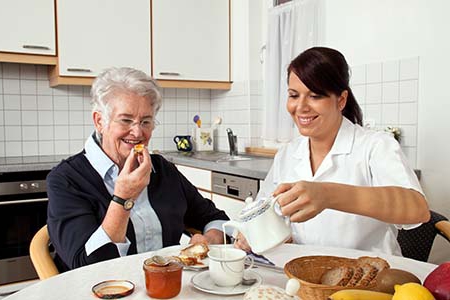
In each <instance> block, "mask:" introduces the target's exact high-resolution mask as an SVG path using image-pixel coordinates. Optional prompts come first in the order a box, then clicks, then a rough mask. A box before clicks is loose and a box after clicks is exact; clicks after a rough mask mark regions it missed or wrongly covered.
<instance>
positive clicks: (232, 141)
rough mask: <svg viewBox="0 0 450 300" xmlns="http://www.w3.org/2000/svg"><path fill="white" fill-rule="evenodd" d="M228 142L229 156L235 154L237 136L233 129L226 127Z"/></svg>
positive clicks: (236, 151)
mask: <svg viewBox="0 0 450 300" xmlns="http://www.w3.org/2000/svg"><path fill="white" fill-rule="evenodd" d="M227 135H228V144H230V156H237V155H238V149H237V136H236V135H234V134H233V130H231V129H230V128H227Z"/></svg>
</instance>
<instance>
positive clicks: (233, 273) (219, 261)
mask: <svg viewBox="0 0 450 300" xmlns="http://www.w3.org/2000/svg"><path fill="white" fill-rule="evenodd" d="M208 257H209V274H210V276H211V279H212V280H213V282H214V283H215V284H216V285H218V286H234V285H238V284H240V283H241V282H242V279H243V278H244V270H245V261H246V260H250V266H249V267H248V268H251V267H252V266H253V258H252V257H249V256H247V253H245V251H243V250H241V249H236V248H231V247H210V249H209V252H208Z"/></svg>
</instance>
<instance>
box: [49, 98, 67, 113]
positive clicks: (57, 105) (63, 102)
mask: <svg viewBox="0 0 450 300" xmlns="http://www.w3.org/2000/svg"><path fill="white" fill-rule="evenodd" d="M53 109H54V110H68V109H69V97H68V96H53Z"/></svg>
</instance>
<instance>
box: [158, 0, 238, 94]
mask: <svg viewBox="0 0 450 300" xmlns="http://www.w3.org/2000/svg"><path fill="white" fill-rule="evenodd" d="M152 61H153V72H152V74H153V77H154V78H156V79H157V80H158V82H159V83H160V85H161V86H163V87H180V86H181V87H196V88H217V89H220V88H225V89H226V88H227V89H229V88H230V85H231V83H230V81H231V79H230V0H214V1H211V0H188V1H187V0H152Z"/></svg>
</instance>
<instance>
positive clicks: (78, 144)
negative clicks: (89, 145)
mask: <svg viewBox="0 0 450 300" xmlns="http://www.w3.org/2000/svg"><path fill="white" fill-rule="evenodd" d="M83 148H84V141H83V140H70V141H69V152H67V153H73V154H75V153H78V152H80V151H81V150H83Z"/></svg>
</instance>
